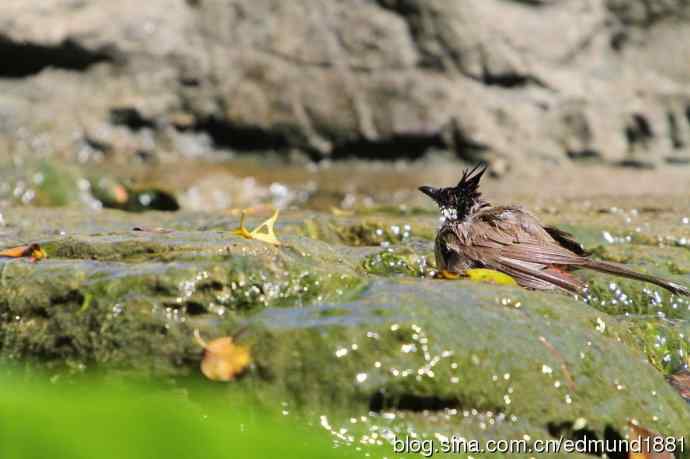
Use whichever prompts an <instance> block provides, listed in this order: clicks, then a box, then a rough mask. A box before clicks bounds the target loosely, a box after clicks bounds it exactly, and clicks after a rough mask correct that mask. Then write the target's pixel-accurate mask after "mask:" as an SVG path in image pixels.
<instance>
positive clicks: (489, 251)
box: [419, 163, 690, 296]
mask: <svg viewBox="0 0 690 459" xmlns="http://www.w3.org/2000/svg"><path fill="white" fill-rule="evenodd" d="M486 170H487V165H486V164H483V163H480V164H478V165H476V166H475V167H474V168H472V169H464V170H463V172H462V177H461V178H460V181H459V182H458V184H457V185H456V186H454V187H445V188H435V187H431V186H421V187H419V191H421V192H422V193H424V194H425V195H427V196H428V197H430V198H431V199H433V200H434V201H435V202H436V204H437V205H438V206H439V209H440V211H441V220H442V222H443V223H442V224H441V227H440V229H439V230H438V233H437V235H436V240H435V243H434V255H435V258H436V266H437V269H438V270H439V272H440V273H441V274H442V276H443V277H446V278H457V277H458V276H460V275H463V274H466V273H467V271H468V270H472V269H478V268H484V269H491V270H494V271H499V272H502V273H504V274H507V275H508V276H511V277H512V278H513V279H514V280H515V281H516V283H517V284H518V285H520V286H522V287H526V288H529V289H534V290H560V291H566V292H571V293H575V294H578V295H584V294H585V293H586V287H587V286H586V284H585V282H583V281H582V280H581V279H578V278H577V277H576V276H574V275H573V274H572V271H574V270H576V269H592V270H595V271H599V272H604V273H608V274H613V275H616V276H622V277H626V278H629V279H635V280H639V281H644V282H650V283H652V284H655V285H658V286H659V287H663V288H665V289H666V290H668V291H670V292H672V293H674V294H677V295H686V296H688V295H690V291H689V290H688V288H687V287H685V286H683V285H679V284H677V283H675V282H671V281H668V280H665V279H662V278H659V277H656V276H652V275H649V274H644V273H639V272H636V271H633V270H631V269H629V268H627V267H625V266H622V265H619V264H616V263H610V262H606V261H601V260H595V259H593V258H592V257H591V253H589V252H587V251H586V250H585V249H584V248H583V247H582V245H581V244H580V243H579V242H577V240H575V238H574V236H573V235H572V234H570V233H568V232H566V231H563V230H560V229H558V228H556V227H553V226H545V225H543V224H542V223H541V222H540V221H539V219H538V218H537V217H536V216H535V215H534V214H532V213H531V212H529V211H528V210H527V209H525V208H523V207H521V206H517V205H506V206H498V205H497V206H494V205H492V204H491V203H489V202H488V201H486V200H484V199H482V195H481V193H480V192H479V182H480V180H481V178H482V175H484V173H485V172H486Z"/></svg>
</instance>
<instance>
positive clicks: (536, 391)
mask: <svg viewBox="0 0 690 459" xmlns="http://www.w3.org/2000/svg"><path fill="white" fill-rule="evenodd" d="M614 204H615V205H614ZM635 204H637V205H636V206H635V207H633V206H632V204H630V203H626V201H625V200H619V201H614V200H612V199H605V198H602V199H598V200H592V201H589V202H586V203H583V202H582V201H570V202H569V203H568V204H564V205H563V206H562V207H561V208H559V210H558V211H555V210H553V209H551V210H548V209H542V210H539V213H540V215H541V216H542V217H543V218H544V219H545V221H547V222H548V223H559V224H561V226H563V227H564V228H565V229H568V230H570V231H572V232H574V233H575V235H576V236H577V237H578V238H579V239H580V240H582V241H583V242H584V243H585V245H586V246H587V248H589V249H592V250H594V251H595V252H596V254H597V256H599V257H602V258H604V259H608V260H616V261H619V262H624V263H626V264H628V265H630V266H633V267H635V268H636V269H640V270H645V271H647V272H650V273H654V274H659V275H664V276H666V277H669V278H672V279H674V280H676V281H678V282H682V283H686V284H687V283H689V282H690V278H689V277H688V272H689V271H690V252H688V248H687V246H688V245H687V239H688V238H690V226H688V224H687V222H685V221H684V220H683V217H682V216H681V217H679V215H683V214H682V212H683V211H685V213H687V209H684V210H683V209H679V208H675V207H674V208H667V209H664V208H659V207H656V208H654V209H650V208H645V207H644V203H643V202H642V201H640V200H637V201H636V202H635ZM2 215H3V219H2V222H3V224H2V226H0V235H1V236H2V241H3V247H10V246H13V245H19V244H23V243H26V242H38V243H40V244H41V246H42V247H43V248H44V250H45V251H46V252H47V253H48V258H47V259H46V260H42V261H39V262H36V263H32V262H30V261H28V260H26V259H12V260H10V259H4V260H0V292H1V293H2V294H1V295H0V311H1V314H0V320H2V327H1V328H2V331H1V332H0V340H1V341H0V342H1V343H2V344H1V348H0V349H1V350H0V354H1V355H2V358H3V359H5V360H6V361H14V362H17V361H18V362H34V363H36V362H38V363H40V365H42V366H48V367H50V368H52V371H55V372H56V373H63V372H77V373H79V372H82V371H90V370H93V369H108V371H115V370H117V371H120V372H126V373H131V374H148V375H154V376H156V377H160V376H162V375H166V376H168V377H171V378H173V379H177V378H184V377H186V376H188V375H198V372H199V370H198V365H199V360H200V348H199V347H198V344H196V343H195V341H194V337H193V331H194V329H198V330H200V332H201V333H202V335H203V336H205V337H208V338H212V337H217V336H228V335H232V334H234V333H236V332H237V331H238V330H241V329H245V328H246V330H245V331H243V332H242V334H241V335H239V336H238V341H239V342H240V343H241V344H243V345H248V346H250V348H251V352H252V359H253V363H252V365H251V366H250V368H249V370H248V371H247V372H246V373H245V374H244V376H243V377H242V378H240V379H239V380H238V381H235V382H233V383H232V384H233V388H235V389H237V390H239V391H240V392H243V393H246V394H248V395H251V396H252V397H256V398H257V399H258V400H263V403H271V402H267V400H278V401H280V403H281V405H280V406H281V409H282V410H283V411H285V412H286V413H289V415H295V416H306V419H307V420H308V421H309V422H315V423H320V424H321V426H323V427H324V428H326V429H327V430H329V431H331V433H332V434H333V438H334V441H335V442H336V443H339V444H356V445H359V444H360V443H364V444H369V443H371V444H377V443H383V442H386V441H388V440H390V439H391V438H392V436H393V435H394V434H397V435H401V434H405V433H414V434H417V435H420V436H421V437H422V438H437V439H438V438H442V437H440V436H450V435H452V434H457V433H460V434H462V435H464V436H465V437H468V438H477V439H489V438H493V439H499V438H525V436H527V437H526V438H530V439H537V438H552V437H556V438H558V437H559V436H560V435H566V436H568V435H572V432H573V431H577V432H580V433H582V432H589V433H591V434H593V435H596V436H597V437H598V438H604V437H607V438H608V437H610V436H612V435H613V436H615V435H624V434H625V432H626V430H625V426H626V425H627V423H628V421H630V420H636V421H638V422H639V423H640V424H642V425H644V426H647V427H648V428H651V429H654V430H656V431H659V432H663V433H664V434H666V435H687V434H688V426H690V408H689V407H688V405H687V403H686V402H685V401H684V400H683V399H682V398H681V397H680V395H679V394H678V393H677V392H676V391H675V390H674V389H673V388H672V386H671V385H669V384H668V383H667V381H666V379H665V377H666V376H669V375H671V374H673V373H675V372H677V371H678V370H680V369H681V368H683V367H684V366H685V365H686V363H687V358H688V351H689V350H690V342H689V341H688V336H690V303H689V302H688V300H687V299H684V298H678V297H671V296H669V295H668V294H667V293H665V292H662V291H660V290H659V289H658V288H656V287H654V286H652V285H647V284H641V283H635V282H628V281H620V280H618V279H615V278H612V277H608V276H604V275H599V274H589V273H581V274H578V275H580V276H582V277H583V278H585V279H588V280H590V281H591V295H590V296H589V297H587V298H584V299H578V298H572V297H569V296H567V295H562V294H557V293H540V292H530V291H526V290H523V289H520V288H518V287H508V286H496V285H492V284H485V283H474V282H471V281H469V280H459V281H444V280H437V279H434V278H433V272H434V267H433V249H432V238H433V234H434V230H435V228H436V225H437V222H438V220H437V216H436V212H435V211H431V209H427V208H407V209H405V208H403V209H401V208H400V207H398V206H391V207H389V208H379V209H378V210H377V209H375V208H372V209H359V210H358V209H353V210H351V211H348V212H347V213H346V214H343V211H339V210H334V211H332V212H314V211H294V210H293V211H284V212H283V213H281V217H280V220H279V221H278V225H277V227H276V231H277V233H278V236H279V237H280V239H281V241H282V242H283V245H282V246H279V247H275V246H272V245H269V244H265V243H262V242H260V241H252V240H246V239H243V238H241V237H238V236H234V235H232V234H231V230H232V229H233V228H235V227H237V225H238V224H239V217H238V215H237V214H236V213H233V212H229V211H226V212H216V213H199V212H190V211H182V212H177V213H169V212H147V213H144V214H136V213H134V214H132V213H125V212H121V211H116V210H96V211H94V210H84V209H74V208H72V209H70V208H59V209H40V208H31V207H7V208H4V209H3V210H2ZM266 216H267V215H264V214H262V213H261V212H259V213H257V214H254V215H252V216H250V217H249V219H248V222H247V226H248V227H253V226H255V224H257V223H258V222H260V221H261V220H263V219H264V218H265V217H266ZM134 227H138V228H139V229H140V230H139V231H133V228H134ZM159 228H162V229H159ZM142 230H143V231H142ZM163 230H164V231H163Z"/></svg>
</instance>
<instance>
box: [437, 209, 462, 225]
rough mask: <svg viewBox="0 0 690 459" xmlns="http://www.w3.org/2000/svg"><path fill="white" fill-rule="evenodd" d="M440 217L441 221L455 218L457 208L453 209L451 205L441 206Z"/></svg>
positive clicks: (456, 217)
mask: <svg viewBox="0 0 690 459" xmlns="http://www.w3.org/2000/svg"><path fill="white" fill-rule="evenodd" d="M441 219H442V220H441V221H442V222H445V221H446V220H457V219H458V211H457V209H453V208H451V207H441Z"/></svg>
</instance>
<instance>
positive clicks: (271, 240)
mask: <svg viewBox="0 0 690 459" xmlns="http://www.w3.org/2000/svg"><path fill="white" fill-rule="evenodd" d="M279 212H280V211H279V210H278V209H276V211H275V212H274V213H273V216H272V217H271V218H269V219H268V220H266V221H264V222H262V223H261V224H260V225H259V226H257V227H256V228H255V229H254V230H252V231H249V230H248V229H247V228H245V226H244V217H245V215H246V212H244V211H243V212H242V215H241V216H240V227H239V228H237V229H234V230H233V231H232V234H235V235H237V236H242V237H243V238H246V239H256V240H257V241H262V242H266V243H267V244H273V245H280V241H279V240H278V238H277V237H276V233H275V230H274V229H273V226H274V225H275V223H276V221H277V220H278V214H279ZM263 228H265V230H266V231H265V232H262V231H261V230H262V229H263Z"/></svg>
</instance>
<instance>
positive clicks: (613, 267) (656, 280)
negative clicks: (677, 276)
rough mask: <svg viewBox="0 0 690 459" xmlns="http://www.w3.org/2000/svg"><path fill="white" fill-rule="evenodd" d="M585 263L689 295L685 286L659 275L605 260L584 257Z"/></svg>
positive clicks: (590, 267) (587, 266)
mask: <svg viewBox="0 0 690 459" xmlns="http://www.w3.org/2000/svg"><path fill="white" fill-rule="evenodd" d="M585 260H586V261H585V263H584V264H583V265H582V267H583V268H589V269H593V270H595V271H601V272H604V273H609V274H615V275H616V276H622V277H627V278H629V279H635V280H640V281H644V282H650V283H652V284H655V285H658V286H659V287H663V288H665V289H666V290H668V291H669V292H671V293H674V294H676V295H685V296H690V290H688V288H687V287H685V286H683V285H680V284H676V283H675V282H671V281H667V280H665V279H662V278H660V277H656V276H652V275H649V274H643V273H638V272H636V271H633V270H631V269H628V268H626V267H624V266H621V265H618V264H615V263H608V262H606V261H599V260H592V259H589V258H585Z"/></svg>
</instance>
